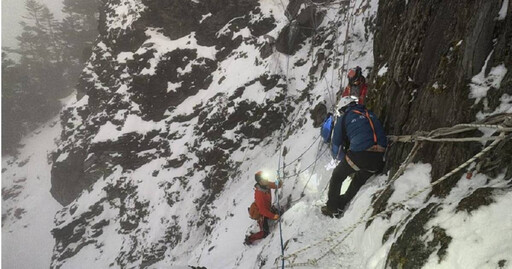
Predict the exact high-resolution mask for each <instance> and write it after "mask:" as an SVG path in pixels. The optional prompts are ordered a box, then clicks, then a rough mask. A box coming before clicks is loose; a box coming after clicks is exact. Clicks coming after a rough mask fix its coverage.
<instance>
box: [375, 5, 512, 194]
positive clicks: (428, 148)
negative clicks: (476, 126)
mask: <svg viewBox="0 0 512 269" xmlns="http://www.w3.org/2000/svg"><path fill="white" fill-rule="evenodd" d="M500 7H501V1H497V0H496V1H484V0H480V1H473V2H453V1H452V2H424V1H420V2H404V1H399V0H396V1H379V10H378V14H379V16H377V19H376V33H375V39H374V58H375V68H374V69H373V71H372V74H371V77H372V78H373V84H374V85H375V86H376V87H375V88H376V89H375V91H374V94H372V95H369V96H368V103H367V104H368V106H369V107H370V108H372V110H373V111H375V112H376V113H377V115H378V116H379V118H380V119H381V120H382V121H383V124H384V126H385V128H386V132H387V133H388V134H394V135H402V134H413V133H415V132H416V131H430V130H433V129H435V128H440V127H450V126H453V125H455V124H459V123H467V122H472V121H474V119H475V113H476V111H475V110H474V109H473V108H472V105H473V103H474V100H470V99H468V96H469V87H468V83H469V79H470V78H471V77H473V76H474V75H476V74H477V73H479V72H480V70H481V68H482V67H483V64H484V61H485V59H486V58H487V56H488V55H489V53H490V52H491V51H492V50H493V47H496V46H501V47H502V48H503V49H504V45H503V44H505V43H500V44H495V42H494V39H495V38H498V40H500V42H505V41H506V40H510V35H508V34H506V30H505V29H510V18H508V17H509V16H507V19H506V20H505V21H504V22H501V21H497V20H495V18H496V17H497V15H498V11H499V9H500ZM478 33H480V34H478ZM504 50H505V51H508V50H510V48H507V49H504ZM508 55H510V54H508ZM496 58H497V59H495V60H493V61H490V62H489V66H496V65H498V64H500V63H501V62H502V61H503V60H505V61H508V62H510V60H509V59H510V56H505V55H504V54H501V55H500V56H499V57H496ZM498 58H500V59H499V60H498ZM385 65H387V66H388V71H387V73H386V74H385V75H384V77H377V72H378V71H379V69H380V68H381V67H383V66H385ZM500 91H501V94H502V93H503V92H504V89H502V90H500ZM501 94H499V95H501ZM464 135H467V136H472V135H473V134H471V133H468V134H464ZM470 144H471V143H466V144H464V145H462V144H460V143H459V144H456V143H437V144H433V143H425V144H424V146H423V147H422V149H421V150H420V152H419V153H418V154H417V156H416V160H421V161H422V162H427V163H431V164H432V178H433V179H434V180H435V179H437V178H439V177H441V176H442V175H444V174H446V173H447V172H448V171H450V170H452V169H453V168H455V167H457V166H458V165H459V164H461V163H462V162H464V161H465V160H467V159H468V158H469V157H470V156H472V155H473V154H475V153H476V152H477V151H478V145H477V144H476V143H474V146H468V145H470ZM410 148H411V145H407V144H398V143H395V144H394V145H393V146H392V147H391V148H390V150H389V152H388V156H390V158H388V160H389V161H388V164H387V169H391V170H396V167H398V166H399V165H400V164H401V162H402V161H403V160H404V159H405V157H406V156H407V155H408V153H409V151H410ZM468 149H469V150H468ZM460 176H461V175H460V174H456V175H454V176H452V177H450V178H449V179H447V180H445V181H444V182H442V183H441V184H439V185H437V186H436V187H435V188H434V189H433V194H434V195H437V196H445V195H447V194H448V193H449V191H450V189H451V188H452V187H453V186H454V185H455V184H456V182H457V181H458V179H459V178H460Z"/></svg>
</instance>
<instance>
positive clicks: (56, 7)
mask: <svg viewBox="0 0 512 269" xmlns="http://www.w3.org/2000/svg"><path fill="white" fill-rule="evenodd" d="M1 1H2V47H5V46H7V47H11V48H12V47H15V46H17V40H16V36H18V35H19V34H20V32H21V27H20V24H19V22H20V20H21V19H22V18H21V16H22V15H23V13H24V12H25V1H24V0H1ZM38 2H39V3H43V4H45V5H47V6H48V8H50V10H51V11H52V12H53V14H54V15H55V18H56V19H59V20H60V19H61V18H62V12H61V9H62V1H61V0H38Z"/></svg>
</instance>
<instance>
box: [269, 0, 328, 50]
mask: <svg viewBox="0 0 512 269" xmlns="http://www.w3.org/2000/svg"><path fill="white" fill-rule="evenodd" d="M303 4H304V5H307V3H306V1H304V0H297V1H290V3H289V4H288V6H287V8H286V10H287V14H286V15H287V17H288V19H289V20H290V22H289V23H288V24H287V25H286V26H285V27H284V28H283V29H282V30H281V32H280V33H279V36H278V37H277V40H276V49H277V51H279V52H281V53H284V54H288V55H292V54H294V53H295V52H297V51H298V50H299V49H300V48H301V47H302V43H303V42H304V41H305V40H306V39H307V38H309V37H311V36H313V34H314V33H315V29H316V28H317V27H318V26H319V25H320V24H321V23H322V21H323V19H324V16H325V11H321V10H319V9H317V8H316V6H315V5H309V6H307V7H306V8H304V9H300V6H301V5H303ZM299 11H300V12H299Z"/></svg>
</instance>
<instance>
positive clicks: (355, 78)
mask: <svg viewBox="0 0 512 269" xmlns="http://www.w3.org/2000/svg"><path fill="white" fill-rule="evenodd" d="M347 78H348V85H347V86H346V87H345V89H344V90H343V92H341V96H340V95H339V93H338V99H339V98H340V97H345V96H356V97H357V98H358V100H359V104H360V105H364V100H365V98H366V93H367V92H368V85H367V84H366V78H365V77H364V76H363V71H362V70H361V67H359V66H357V67H356V68H353V69H350V70H349V71H348V74H347Z"/></svg>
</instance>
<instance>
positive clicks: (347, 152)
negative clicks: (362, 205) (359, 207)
mask: <svg viewBox="0 0 512 269" xmlns="http://www.w3.org/2000/svg"><path fill="white" fill-rule="evenodd" d="M357 101H358V100H357V97H353V96H345V97H342V98H341V100H340V103H339V105H338V108H339V112H340V113H341V116H340V117H338V120H337V121H336V124H335V125H334V130H333V133H332V137H331V139H332V149H331V151H332V155H333V157H334V158H336V159H338V160H340V163H339V164H338V165H337V166H336V168H335V169H334V171H333V173H332V176H331V181H330V182H329V193H328V200H327V205H326V206H323V207H322V213H323V214H324V215H327V216H330V217H335V216H336V217H339V216H341V214H342V213H343V211H344V209H345V206H346V205H347V204H348V203H349V202H350V200H352V198H354V196H355V195H356V194H357V192H358V191H359V189H360V188H361V187H362V186H363V185H364V184H365V183H366V180H368V178H369V177H370V176H372V175H374V174H377V173H379V172H380V171H382V169H383V168H384V153H385V151H386V147H387V138H386V134H385V133H384V129H383V128H382V124H381V123H380V121H379V119H377V116H375V114H374V113H373V112H372V111H370V110H368V109H367V108H366V107H365V106H364V105H361V104H357ZM352 174H354V175H353V176H352V181H351V183H350V186H349V187H348V189H347V191H346V192H345V193H344V194H343V195H340V190H341V185H342V184H343V181H344V180H345V179H346V178H347V177H348V176H350V175H352Z"/></svg>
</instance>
